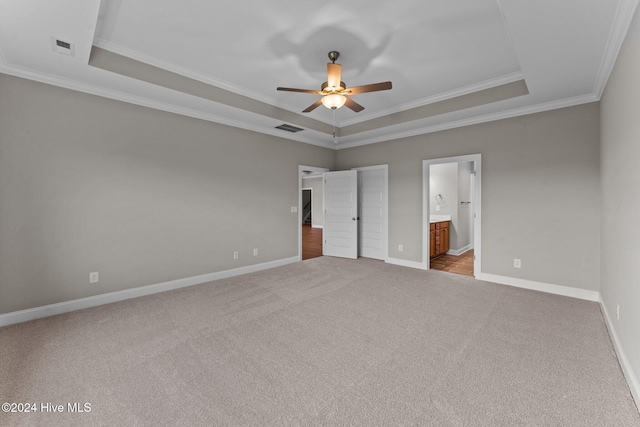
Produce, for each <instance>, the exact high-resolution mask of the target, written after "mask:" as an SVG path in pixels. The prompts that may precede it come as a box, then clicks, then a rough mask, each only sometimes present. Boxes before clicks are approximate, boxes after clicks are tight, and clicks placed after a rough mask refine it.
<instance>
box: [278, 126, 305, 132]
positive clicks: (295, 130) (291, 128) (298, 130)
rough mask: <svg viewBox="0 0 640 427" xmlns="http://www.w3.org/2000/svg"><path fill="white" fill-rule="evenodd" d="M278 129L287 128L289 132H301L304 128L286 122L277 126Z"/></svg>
mask: <svg viewBox="0 0 640 427" xmlns="http://www.w3.org/2000/svg"><path fill="white" fill-rule="evenodd" d="M276 129H282V130H286V131H287V132H300V131H301V130H304V129H302V128H299V127H295V126H291V125H286V124H282V125H280V126H276Z"/></svg>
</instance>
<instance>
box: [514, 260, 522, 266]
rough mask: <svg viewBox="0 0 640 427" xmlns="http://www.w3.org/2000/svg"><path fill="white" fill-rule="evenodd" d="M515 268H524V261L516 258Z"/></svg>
mask: <svg viewBox="0 0 640 427" xmlns="http://www.w3.org/2000/svg"><path fill="white" fill-rule="evenodd" d="M513 267H514V268H522V261H520V260H519V259H518V258H514V259H513Z"/></svg>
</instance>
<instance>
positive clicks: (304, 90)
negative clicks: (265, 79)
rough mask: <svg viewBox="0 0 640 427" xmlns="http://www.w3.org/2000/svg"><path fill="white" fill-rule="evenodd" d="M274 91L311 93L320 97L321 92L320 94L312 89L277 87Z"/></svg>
mask: <svg viewBox="0 0 640 427" xmlns="http://www.w3.org/2000/svg"><path fill="white" fill-rule="evenodd" d="M276 90H284V91H285V92H302V93H313V94H316V95H322V92H320V91H319V90H313V89H296V88H292V87H278V88H276Z"/></svg>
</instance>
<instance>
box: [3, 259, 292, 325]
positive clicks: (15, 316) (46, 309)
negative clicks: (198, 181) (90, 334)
mask: <svg viewBox="0 0 640 427" xmlns="http://www.w3.org/2000/svg"><path fill="white" fill-rule="evenodd" d="M298 261H299V257H292V258H284V259H279V260H275V261H269V262H264V263H261V264H254V265H248V266H246V267H240V268H234V269H232V270H225V271H218V272H215V273H208V274H203V275H200V276H193V277H187V278H184V279H177V280H171V281H169V282H163V283H157V284H154V285H147V286H141V287H139V288H133V289H125V290H122V291H117V292H109V293H107V294H101V295H95V296H91V297H87V298H80V299H76V300H71V301H65V302H59V303H56V304H49V305H44V306H42V307H35V308H29V309H26V310H20V311H14V312H11V313H6V314H0V327H2V326H7V325H13V324H15V323H20V322H27V321H29V320H35V319H40V318H42V317H48V316H54V315H56V314H63V313H68V312H70V311H76V310H82V309H85V308H90V307H96V306H99V305H104V304H109V303H112V302H117V301H123V300H126V299H131V298H138V297H141V296H145V295H152V294H157V293H160V292H165V291H171V290H174V289H180V288H186V287H188V286H194V285H199V284H202V283H207V282H211V281H213V280H220V279H226V278H228V277H233V276H239V275H241V274H247V273H253V272H256V271H261V270H267V269H269V268H274V267H280V266H282V265H287V264H291V263H294V262H298Z"/></svg>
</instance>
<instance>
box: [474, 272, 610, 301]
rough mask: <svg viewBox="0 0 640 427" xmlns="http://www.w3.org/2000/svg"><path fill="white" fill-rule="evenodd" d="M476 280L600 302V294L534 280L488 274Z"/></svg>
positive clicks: (482, 274)
mask: <svg viewBox="0 0 640 427" xmlns="http://www.w3.org/2000/svg"><path fill="white" fill-rule="evenodd" d="M476 279H478V280H484V281H485V282H493V283H499V284H501V285H508V286H515V287H516V288H524V289H531V290H533V291H540V292H547V293H549V294H556V295H563V296H565V297H572V298H578V299H584V300H587V301H595V302H598V301H600V293H599V292H597V291H588V290H586V289H579V288H572V287H570V286H562V285H552V284H550V283H542V282H534V281H532V280H524V279H517V278H515V277H506V276H498V275H496V274H487V273H479V274H476Z"/></svg>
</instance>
